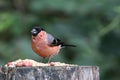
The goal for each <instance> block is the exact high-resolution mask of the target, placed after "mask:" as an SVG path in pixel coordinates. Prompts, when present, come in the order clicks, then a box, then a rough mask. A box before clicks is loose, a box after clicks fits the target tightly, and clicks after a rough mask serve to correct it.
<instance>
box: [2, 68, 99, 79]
mask: <svg viewBox="0 0 120 80" xmlns="http://www.w3.org/2000/svg"><path fill="white" fill-rule="evenodd" d="M0 80H99V68H98V67H97V66H39V67H0Z"/></svg>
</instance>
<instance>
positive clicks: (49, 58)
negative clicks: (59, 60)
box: [48, 55, 53, 63]
mask: <svg viewBox="0 0 120 80" xmlns="http://www.w3.org/2000/svg"><path fill="white" fill-rule="evenodd" d="M52 57H53V55H50V56H49V57H48V63H50V60H51V58H52Z"/></svg>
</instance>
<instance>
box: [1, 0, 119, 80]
mask: <svg viewBox="0 0 120 80" xmlns="http://www.w3.org/2000/svg"><path fill="white" fill-rule="evenodd" d="M34 26H41V27H42V28H44V29H45V30H46V31H47V32H49V33H51V34H52V35H54V36H56V37H58V38H60V39H61V40H63V41H65V42H66V43H71V44H75V45H77V47H76V48H64V49H62V50H61V51H60V54H58V55H57V56H55V57H54V58H53V59H52V60H53V61H60V62H65V63H71V64H78V65H85V66H87V65H88V66H99V67H100V78H101V80H120V0H0V65H4V64H5V63H7V62H9V61H14V60H16V59H26V58H29V59H34V60H36V61H40V60H41V58H40V57H39V56H38V55H36V54H34V52H33V51H32V49H31V33H30V30H31V29H32V28H33V27H34Z"/></svg>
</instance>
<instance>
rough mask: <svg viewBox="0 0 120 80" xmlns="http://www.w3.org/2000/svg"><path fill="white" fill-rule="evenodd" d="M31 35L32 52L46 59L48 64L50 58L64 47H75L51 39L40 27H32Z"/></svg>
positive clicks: (53, 38)
mask: <svg viewBox="0 0 120 80" xmlns="http://www.w3.org/2000/svg"><path fill="white" fill-rule="evenodd" d="M31 34H32V42H31V43H32V50H33V51H34V52H35V53H37V54H38V55H39V56H41V57H43V58H46V57H48V58H49V60H48V62H50V59H51V57H52V56H54V55H56V54H58V52H59V51H60V49H61V48H63V47H66V46H70V47H75V45H67V44H65V43H63V42H62V41H61V40H60V39H58V38H55V37H53V36H52V35H51V34H49V33H47V32H46V31H45V30H44V29H43V28H41V27H34V28H33V29H32V30H31Z"/></svg>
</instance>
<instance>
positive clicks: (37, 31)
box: [31, 27, 44, 36]
mask: <svg viewBox="0 0 120 80" xmlns="http://www.w3.org/2000/svg"><path fill="white" fill-rule="evenodd" d="M43 30H44V29H43V28H40V27H34V28H33V29H32V30H31V33H32V35H33V36H37V34H38V33H39V32H41V31H43Z"/></svg>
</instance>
